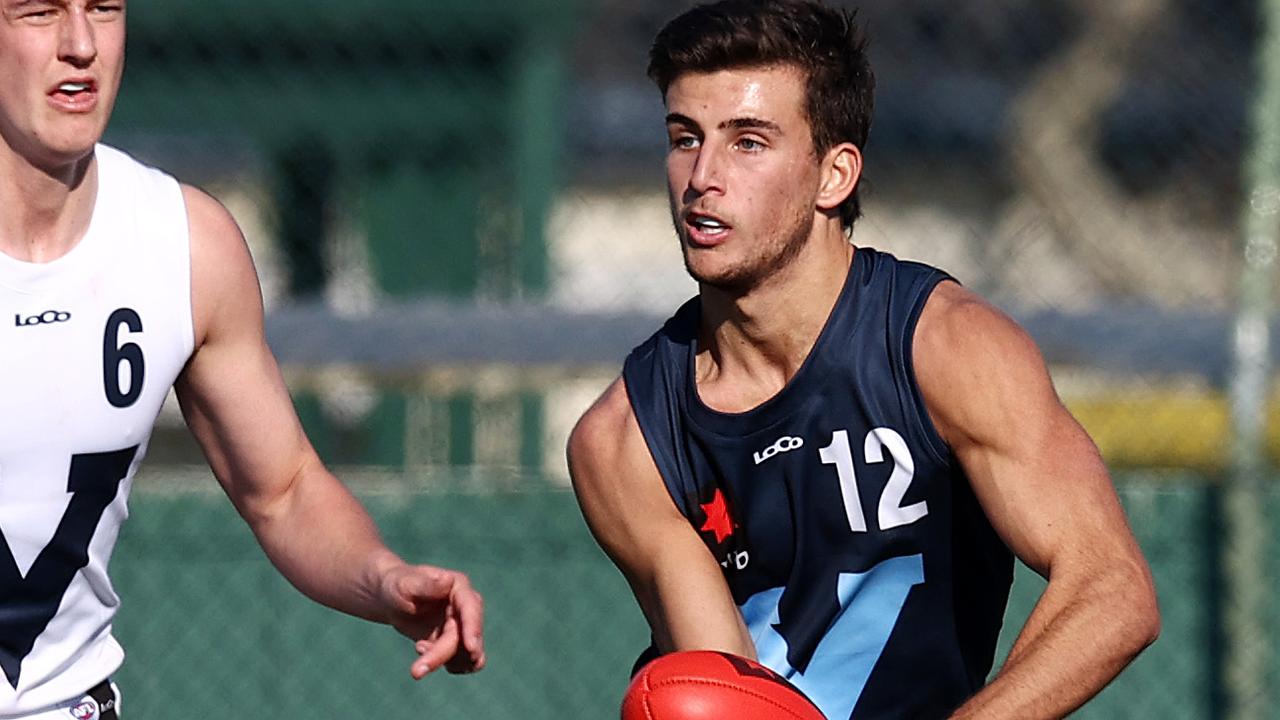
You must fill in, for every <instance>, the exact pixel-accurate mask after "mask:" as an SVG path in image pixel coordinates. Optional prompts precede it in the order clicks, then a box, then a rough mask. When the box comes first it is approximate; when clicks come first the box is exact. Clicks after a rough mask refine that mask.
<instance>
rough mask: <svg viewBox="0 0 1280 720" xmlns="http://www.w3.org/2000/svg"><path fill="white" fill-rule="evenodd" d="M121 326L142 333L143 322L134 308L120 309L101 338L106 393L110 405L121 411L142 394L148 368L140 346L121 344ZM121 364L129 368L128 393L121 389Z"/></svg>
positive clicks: (110, 318) (109, 321)
mask: <svg viewBox="0 0 1280 720" xmlns="http://www.w3.org/2000/svg"><path fill="white" fill-rule="evenodd" d="M122 325H123V326H125V327H127V328H129V332H135V333H137V332H142V318H140V317H138V313H136V312H134V311H133V310H132V309H131V308H120V309H119V310H116V311H115V312H113V313H111V317H109V318H107V329H106V331H105V332H104V333H103V334H102V386H103V388H105V389H106V392H107V402H109V403H111V404H112V405H114V406H116V407H118V408H127V407H129V406H130V405H132V404H134V403H135V402H137V401H138V396H139V395H141V394H142V377H143V373H144V372H145V371H146V366H147V364H146V362H144V361H143V359H142V348H141V347H139V346H138V344H137V343H131V342H127V343H125V344H123V345H121V344H120V326H122ZM121 363H128V364H129V365H128V367H129V388H128V389H127V390H122V389H121V388H120V364H121Z"/></svg>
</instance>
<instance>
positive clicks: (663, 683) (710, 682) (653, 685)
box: [644, 677, 801, 718]
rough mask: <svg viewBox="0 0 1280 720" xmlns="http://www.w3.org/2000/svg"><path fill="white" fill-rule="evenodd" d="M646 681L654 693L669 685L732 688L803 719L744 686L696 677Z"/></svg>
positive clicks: (646, 708) (776, 702) (780, 704)
mask: <svg viewBox="0 0 1280 720" xmlns="http://www.w3.org/2000/svg"><path fill="white" fill-rule="evenodd" d="M645 680H646V683H645V684H646V685H648V687H647V688H646V690H648V691H649V692H653V691H654V690H656V689H658V688H660V687H664V686H667V685H680V684H684V683H701V684H703V685H715V686H717V687H724V688H730V689H733V690H738V691H739V692H744V693H746V694H748V695H750V696H752V697H754V698H756V699H758V700H764V701H765V702H767V703H769V704H770V705H773V706H774V707H776V708H778V709H779V710H782V711H783V712H785V713H787V715H790V716H791V717H793V718H800V717H801V716H799V715H797V714H795V713H794V712H792V711H791V708H789V707H787V706H786V705H783V704H782V703H780V702H778V701H777V700H774V699H773V698H771V697H769V696H768V695H765V694H764V693H761V692H757V691H755V690H752V689H751V688H747V687H743V686H742V685H736V684H734V683H731V682H725V681H723V680H711V679H709V678H696V677H674V678H670V679H667V680H662V681H659V682H654V683H650V682H648V678H645ZM644 700H645V703H644V705H645V712H646V713H648V711H649V698H648V696H647V694H646V697H645V699H644ZM651 717H652V716H651Z"/></svg>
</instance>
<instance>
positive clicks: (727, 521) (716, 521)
mask: <svg viewBox="0 0 1280 720" xmlns="http://www.w3.org/2000/svg"><path fill="white" fill-rule="evenodd" d="M699 507H701V508H702V512H703V513H705V514H706V516H707V521H706V522H705V523H703V525H702V527H700V528H698V530H699V531H700V532H705V531H707V530H710V531H711V532H714V533H715V534H716V542H717V543H722V542H724V541H725V538H727V537H729V536H730V535H732V534H733V529H734V528H736V527H738V523H736V522H734V521H733V518H732V517H730V516H729V505H728V504H727V503H726V502H725V501H724V494H723V493H721V492H720V488H716V494H715V495H714V496H712V498H711V502H709V503H706V504H705V505H702V504H699Z"/></svg>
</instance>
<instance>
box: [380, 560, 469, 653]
mask: <svg viewBox="0 0 1280 720" xmlns="http://www.w3.org/2000/svg"><path fill="white" fill-rule="evenodd" d="M396 589H397V591H398V592H397V593H396V594H397V595H399V596H400V598H401V599H400V602H398V603H397V604H400V605H401V606H402V608H403V610H404V612H405V613H407V614H409V615H412V616H414V621H413V624H415V625H417V627H416V632H414V633H413V634H412V635H410V637H415V636H416V637H417V642H416V643H415V645H414V649H415V650H416V651H417V652H418V658H417V659H416V660H415V661H414V662H413V664H412V665H411V666H410V669H409V672H410V674H411V675H412V676H413V677H414V679H421V678H423V677H425V676H426V675H427V674H428V673H430V672H432V671H434V670H435V669H437V668H439V667H441V666H443V667H445V668H446V669H447V670H448V671H449V672H451V673H468V672H475V671H476V670H479V669H481V668H482V667H484V664H485V654H484V600H483V598H481V596H480V593H478V592H476V590H475V589H474V588H473V587H471V581H470V580H468V579H467V576H466V575H463V574H462V573H458V572H454V571H451V570H442V569H439V568H432V567H429V566H421V565H420V566H413V567H411V568H408V572H406V573H405V574H404V575H403V576H402V577H401V578H399V580H398V582H397V583H396ZM442 605H443V607H442ZM433 612H434V613H439V615H436V616H435V619H429V618H430V617H431V614H432V613H433ZM424 620H425V621H427V622H426V623H425V624H421V623H422V622H423V621H424ZM403 630H408V628H403Z"/></svg>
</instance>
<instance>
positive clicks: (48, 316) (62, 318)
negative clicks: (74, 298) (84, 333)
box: [13, 310, 71, 327]
mask: <svg viewBox="0 0 1280 720" xmlns="http://www.w3.org/2000/svg"><path fill="white" fill-rule="evenodd" d="M70 319H71V313H69V312H67V311H65V310H45V311H44V312H42V313H36V314H35V315H32V316H30V317H25V318H24V317H22V316H21V315H16V314H15V315H14V316H13V326H14V327H31V326H33V325H52V324H53V323H60V322H66V321H68V320H70Z"/></svg>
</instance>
